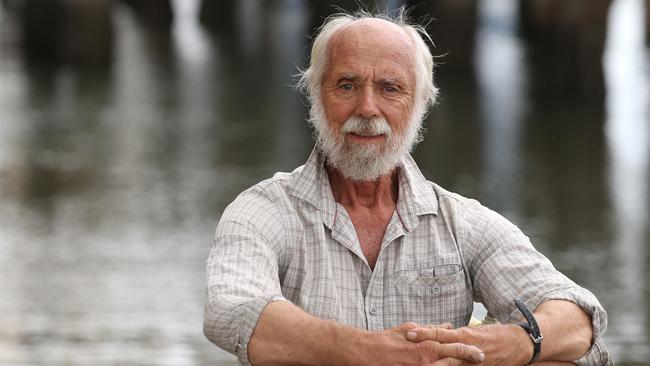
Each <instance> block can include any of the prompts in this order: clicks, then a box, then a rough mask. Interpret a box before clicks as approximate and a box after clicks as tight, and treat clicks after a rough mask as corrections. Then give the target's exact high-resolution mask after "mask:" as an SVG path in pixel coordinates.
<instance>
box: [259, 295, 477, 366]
mask: <svg viewBox="0 0 650 366" xmlns="http://www.w3.org/2000/svg"><path fill="white" fill-rule="evenodd" d="M416 326H417V325H416V324H413V323H405V324H402V325H401V326H399V327H397V328H392V329H387V330H384V331H381V332H369V331H366V330H362V329H356V328H353V327H348V326H344V325H341V324H338V323H336V322H334V321H327V320H322V319H319V318H317V317H314V316H312V315H309V314H307V313H306V312H304V311H302V310H301V309H299V308H298V307H296V306H295V305H293V304H291V303H288V302H284V301H277V302H272V303H270V304H268V305H267V306H266V307H265V308H264V310H263V311H262V314H261V315H260V318H259V320H258V322H257V325H256V327H255V330H254V331H253V334H252V336H251V339H250V341H249V345H248V360H249V361H250V363H251V364H253V365H255V366H258V365H298V364H299V365H337V366H346V365H354V366H363V365H372V366H383V365H386V366H394V365H398V364H399V365H404V366H408V365H433V366H437V365H447V364H449V363H448V362H449V360H450V359H452V358H455V359H463V360H466V361H469V362H470V363H478V362H480V361H481V360H482V359H483V358H484V357H485V356H484V355H483V353H482V352H481V350H480V349H478V348H477V347H474V346H470V345H466V344H460V343H450V344H445V343H443V342H439V341H438V340H437V339H431V340H427V341H425V342H420V343H419V344H416V343H412V342H409V341H408V340H406V333H407V332H408V330H409V329H412V328H415V327H416Z"/></svg>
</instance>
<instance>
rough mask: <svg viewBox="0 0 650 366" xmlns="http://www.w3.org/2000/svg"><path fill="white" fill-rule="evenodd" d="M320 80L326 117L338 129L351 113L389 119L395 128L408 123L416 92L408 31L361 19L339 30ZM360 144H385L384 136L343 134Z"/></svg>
mask: <svg viewBox="0 0 650 366" xmlns="http://www.w3.org/2000/svg"><path fill="white" fill-rule="evenodd" d="M329 47H330V48H329V60H328V66H327V68H326V70H325V73H324V75H323V79H322V81H321V97H322V100H323V108H324V112H325V117H326V118H327V121H328V122H329V124H330V127H331V128H332V129H334V131H336V132H339V133H340V131H341V128H342V126H343V125H344V124H345V122H346V121H348V120H349V119H350V118H351V117H358V118H361V119H363V120H369V119H372V118H384V119H385V120H386V122H388V125H389V126H390V129H391V131H392V133H396V134H400V133H401V132H402V131H403V130H404V129H405V127H406V125H407V123H408V122H409V117H410V114H411V111H412V106H413V102H414V91H415V75H414V71H413V70H414V65H413V56H412V55H413V51H412V49H411V47H410V40H409V39H408V36H407V35H406V34H404V33H403V32H402V30H401V29H400V28H399V27H397V26H396V25H394V24H392V23H389V22H386V21H382V20H376V19H373V20H361V21H358V22H356V23H353V24H351V25H350V26H348V27H347V28H345V29H343V30H341V31H340V32H339V33H338V34H335V35H334V36H333V38H332V40H331V42H330V44H329ZM342 137H343V138H344V139H345V140H346V141H347V142H349V143H352V144H357V145H366V144H383V143H385V142H386V136H385V135H376V136H368V135H366V136H364V135H361V134H356V133H343V136H342Z"/></svg>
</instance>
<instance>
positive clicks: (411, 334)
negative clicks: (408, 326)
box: [406, 331, 418, 340]
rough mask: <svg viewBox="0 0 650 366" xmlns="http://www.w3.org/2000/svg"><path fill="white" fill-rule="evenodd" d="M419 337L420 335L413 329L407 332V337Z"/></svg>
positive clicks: (411, 338)
mask: <svg viewBox="0 0 650 366" xmlns="http://www.w3.org/2000/svg"><path fill="white" fill-rule="evenodd" d="M417 337H418V334H417V333H416V332H413V331H408V332H406V339H409V340H413V339H416V338H417Z"/></svg>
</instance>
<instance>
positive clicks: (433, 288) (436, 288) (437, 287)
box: [431, 286, 442, 294]
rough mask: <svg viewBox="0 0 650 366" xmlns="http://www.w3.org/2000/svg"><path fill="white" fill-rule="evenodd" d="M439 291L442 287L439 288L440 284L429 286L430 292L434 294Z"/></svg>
mask: <svg viewBox="0 0 650 366" xmlns="http://www.w3.org/2000/svg"><path fill="white" fill-rule="evenodd" d="M440 291H442V289H441V288H440V286H433V287H432V288H431V292H433V293H434V294H439V293H440Z"/></svg>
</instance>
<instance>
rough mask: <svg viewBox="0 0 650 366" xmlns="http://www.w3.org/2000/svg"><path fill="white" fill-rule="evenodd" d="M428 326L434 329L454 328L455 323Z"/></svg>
mask: <svg viewBox="0 0 650 366" xmlns="http://www.w3.org/2000/svg"><path fill="white" fill-rule="evenodd" d="M426 328H429V329H433V328H442V329H452V328H453V325H452V324H451V323H442V324H429V325H427V326H426Z"/></svg>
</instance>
